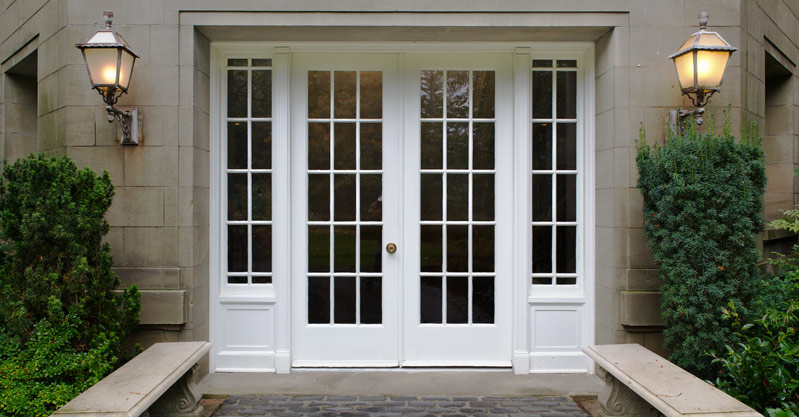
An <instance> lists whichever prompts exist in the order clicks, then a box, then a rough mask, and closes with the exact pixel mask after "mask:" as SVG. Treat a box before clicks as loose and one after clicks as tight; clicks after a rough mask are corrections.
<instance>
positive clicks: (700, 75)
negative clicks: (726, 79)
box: [696, 51, 730, 88]
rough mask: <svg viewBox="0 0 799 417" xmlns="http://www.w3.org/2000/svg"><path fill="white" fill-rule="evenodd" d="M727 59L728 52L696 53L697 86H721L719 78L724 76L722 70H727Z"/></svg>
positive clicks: (728, 56)
mask: <svg viewBox="0 0 799 417" xmlns="http://www.w3.org/2000/svg"><path fill="white" fill-rule="evenodd" d="M729 58H730V52H729V51H697V54H696V81H697V86H699V87H705V88H718V86H719V85H721V77H723V76H724V69H725V68H727V60H729Z"/></svg>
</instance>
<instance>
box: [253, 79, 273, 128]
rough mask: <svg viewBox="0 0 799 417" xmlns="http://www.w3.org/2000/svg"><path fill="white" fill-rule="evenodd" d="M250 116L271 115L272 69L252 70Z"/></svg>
mask: <svg viewBox="0 0 799 417" xmlns="http://www.w3.org/2000/svg"><path fill="white" fill-rule="evenodd" d="M252 117H272V71H271V70H266V71H255V70H254V71H253V72H252Z"/></svg>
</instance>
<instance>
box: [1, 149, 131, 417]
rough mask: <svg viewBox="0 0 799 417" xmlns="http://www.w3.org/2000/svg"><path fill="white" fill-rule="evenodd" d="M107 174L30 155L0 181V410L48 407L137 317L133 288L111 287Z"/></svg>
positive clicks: (72, 390) (82, 378)
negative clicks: (107, 239) (103, 240)
mask: <svg viewBox="0 0 799 417" xmlns="http://www.w3.org/2000/svg"><path fill="white" fill-rule="evenodd" d="M113 195H114V191H113V186H112V185H111V181H110V179H109V177H108V173H104V174H103V175H102V176H97V175H96V174H94V173H93V172H92V171H90V170H88V169H85V170H78V169H77V168H76V166H75V164H74V163H73V162H72V161H71V160H70V159H69V158H67V157H62V158H48V157H45V156H44V155H41V154H39V155H31V156H29V157H28V158H26V159H22V160H18V161H16V162H15V163H14V164H11V165H7V166H6V167H5V169H4V170H3V178H2V183H0V236H2V246H1V247H0V392H2V394H0V415H12V416H16V415H19V416H27V415H48V414H49V413H50V412H52V411H53V410H54V409H55V408H57V407H60V406H61V405H63V404H64V403H66V402H67V401H68V400H69V399H71V398H72V397H73V396H74V395H76V394H77V393H80V392H81V391H83V390H84V389H86V388H88V387H89V386H91V385H92V384H93V383H94V382H96V381H98V380H99V379H100V378H102V377H103V376H104V375H106V374H108V373H109V372H110V371H111V370H113V368H114V367H115V366H116V365H117V362H118V358H119V352H120V347H121V344H122V341H123V339H124V338H125V337H127V335H128V334H129V333H130V332H131V331H132V330H133V328H134V327H135V326H136V324H137V323H138V313H139V310H140V307H141V306H140V303H139V293H138V291H137V289H136V287H135V286H131V287H130V288H127V289H125V290H123V291H120V292H113V290H114V288H115V287H116V285H117V284H119V280H118V278H117V277H116V275H115V274H114V272H113V270H112V269H111V256H110V255H109V247H108V245H107V244H104V243H103V242H102V239H103V236H104V235H105V234H106V233H107V232H108V224H107V223H106V221H105V213H106V211H107V210H108V207H109V206H110V205H111V199H112V197H113Z"/></svg>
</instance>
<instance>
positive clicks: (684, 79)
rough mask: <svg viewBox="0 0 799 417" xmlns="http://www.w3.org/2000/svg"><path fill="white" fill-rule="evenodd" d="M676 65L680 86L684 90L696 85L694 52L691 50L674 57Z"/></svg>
mask: <svg viewBox="0 0 799 417" xmlns="http://www.w3.org/2000/svg"><path fill="white" fill-rule="evenodd" d="M674 66H676V67H677V78H679V80H680V88H681V89H683V90H684V89H686V88H692V87H694V53H693V52H689V53H687V54H682V55H680V56H678V57H676V58H674Z"/></svg>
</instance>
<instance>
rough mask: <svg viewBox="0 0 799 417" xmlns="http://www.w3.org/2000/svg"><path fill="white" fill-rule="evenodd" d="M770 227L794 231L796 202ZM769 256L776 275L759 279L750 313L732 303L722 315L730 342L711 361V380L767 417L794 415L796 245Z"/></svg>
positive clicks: (798, 409)
mask: <svg viewBox="0 0 799 417" xmlns="http://www.w3.org/2000/svg"><path fill="white" fill-rule="evenodd" d="M783 215H784V218H782V219H778V220H774V221H772V222H771V223H769V226H770V227H772V228H774V229H782V230H790V231H792V232H794V233H796V232H797V231H799V206H797V207H795V208H794V209H792V210H783ZM775 255H777V256H776V257H775V258H771V259H769V260H768V262H769V263H770V264H772V265H773V266H774V267H775V270H776V273H777V274H776V275H775V276H770V277H767V278H766V279H764V280H763V282H762V287H761V291H760V293H759V294H758V296H757V299H756V303H754V307H753V308H752V310H754V311H753V312H752V314H750V316H749V317H743V316H742V315H741V314H739V313H738V308H737V306H736V305H735V304H733V303H730V308H729V309H728V310H725V311H724V318H725V319H726V320H728V321H729V322H730V323H731V324H732V326H733V328H734V329H735V333H734V337H733V343H730V344H728V345H727V346H726V352H722V353H723V354H724V355H723V356H717V357H716V360H715V362H716V363H718V364H720V365H721V366H722V369H721V371H720V372H719V376H718V377H717V378H716V380H715V382H714V384H715V385H716V386H717V387H719V388H721V389H722V390H724V391H725V392H727V393H728V394H730V395H732V396H734V397H736V398H738V399H739V400H741V401H743V402H745V403H747V404H748V405H750V406H751V407H753V408H755V409H757V410H758V411H760V412H762V413H768V414H769V415H770V416H772V417H777V416H780V417H790V416H792V415H793V416H795V415H797V414H799V335H797V327H799V246H797V245H794V246H793V248H792V250H791V253H789V254H775Z"/></svg>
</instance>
